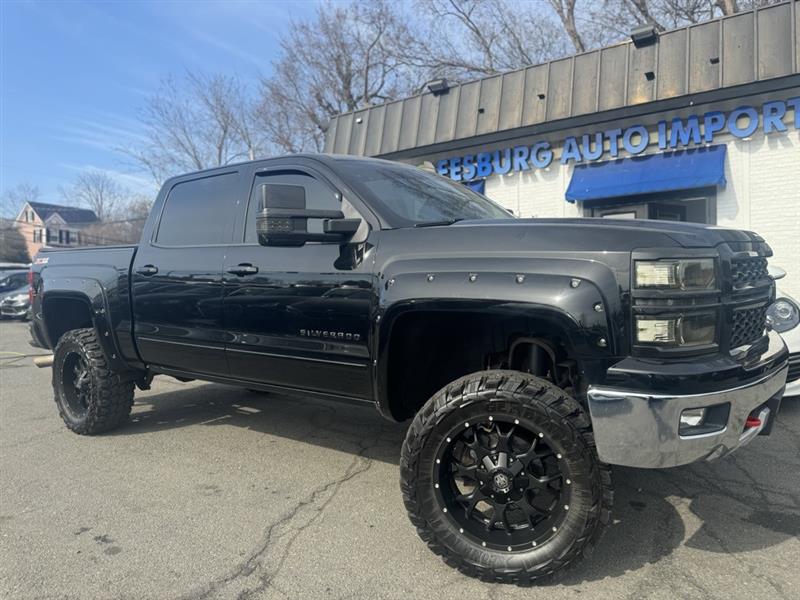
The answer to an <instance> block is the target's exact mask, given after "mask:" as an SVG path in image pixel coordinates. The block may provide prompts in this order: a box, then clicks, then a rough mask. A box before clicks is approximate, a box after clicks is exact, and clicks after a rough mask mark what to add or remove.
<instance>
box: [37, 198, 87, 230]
mask: <svg viewBox="0 0 800 600" xmlns="http://www.w3.org/2000/svg"><path fill="white" fill-rule="evenodd" d="M28 205H29V206H30V207H31V208H32V209H33V210H34V211H36V214H37V215H39V217H40V218H41V219H42V221H47V219H49V218H50V217H51V216H53V215H58V216H59V217H61V218H62V219H63V220H64V221H65V222H66V223H68V224H70V225H80V224H84V223H85V224H88V223H96V222H97V221H99V219H98V218H97V215H96V214H94V211H93V210H90V209H88V208H78V207H76V206H62V205H60V204H48V203H46V202H28Z"/></svg>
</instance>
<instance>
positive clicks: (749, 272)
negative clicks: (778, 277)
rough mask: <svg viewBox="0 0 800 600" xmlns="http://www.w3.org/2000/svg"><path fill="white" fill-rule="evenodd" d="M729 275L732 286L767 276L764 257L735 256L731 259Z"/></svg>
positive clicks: (738, 285) (740, 285)
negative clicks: (731, 278)
mask: <svg viewBox="0 0 800 600" xmlns="http://www.w3.org/2000/svg"><path fill="white" fill-rule="evenodd" d="M731 275H732V276H733V287H734V288H740V287H742V286H744V285H747V284H748V283H754V282H756V281H759V280H761V279H764V278H765V277H767V275H768V272H767V259H766V258H758V257H754V258H735V259H733V261H731Z"/></svg>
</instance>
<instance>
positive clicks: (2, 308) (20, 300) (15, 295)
mask: <svg viewBox="0 0 800 600" xmlns="http://www.w3.org/2000/svg"><path fill="white" fill-rule="evenodd" d="M28 288H29V284H28V271H22V270H16V271H3V272H0V317H2V318H4V319H9V318H10V319H25V318H27V316H28V310H30V307H31V302H30V296H29V294H28Z"/></svg>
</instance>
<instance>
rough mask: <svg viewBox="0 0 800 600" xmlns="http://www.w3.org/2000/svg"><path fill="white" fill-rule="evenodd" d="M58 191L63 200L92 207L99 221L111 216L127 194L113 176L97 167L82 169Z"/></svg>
mask: <svg viewBox="0 0 800 600" xmlns="http://www.w3.org/2000/svg"><path fill="white" fill-rule="evenodd" d="M60 191H61V195H62V196H63V198H64V200H65V201H67V202H69V203H70V204H73V205H79V206H86V207H88V208H90V209H92V210H93V211H94V214H95V215H97V218H98V219H99V220H100V221H106V220H108V219H110V218H112V217H113V216H114V215H115V214H116V211H117V210H118V209H119V208H120V207H121V206H122V204H123V202H124V201H125V198H126V195H127V194H128V192H127V190H126V189H125V188H124V187H122V186H121V185H120V184H119V183H118V182H117V181H116V180H115V179H114V178H113V177H111V176H110V175H109V174H108V173H106V172H105V171H99V170H97V169H89V170H86V171H82V172H81V173H79V174H78V175H77V177H76V178H75V181H73V183H72V184H71V185H70V186H69V187H66V188H63V187H62V188H60Z"/></svg>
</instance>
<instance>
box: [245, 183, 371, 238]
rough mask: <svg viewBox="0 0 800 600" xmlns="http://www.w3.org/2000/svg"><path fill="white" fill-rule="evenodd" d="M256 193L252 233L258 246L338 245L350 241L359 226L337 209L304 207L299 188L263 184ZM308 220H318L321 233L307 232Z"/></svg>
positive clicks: (300, 187) (304, 197)
mask: <svg viewBox="0 0 800 600" xmlns="http://www.w3.org/2000/svg"><path fill="white" fill-rule="evenodd" d="M259 192H260V199H259V200H260V201H259V206H260V210H259V213H258V216H257V217H256V233H257V234H258V243H259V244H261V245H262V246H303V245H304V244H305V243H306V242H323V243H336V244H340V243H344V242H346V241H347V240H348V239H350V238H351V237H352V236H353V235H354V234H355V233H356V231H357V230H358V228H359V226H360V225H361V219H345V218H344V214H343V213H342V212H341V211H339V210H314V209H308V208H306V196H305V188H304V187H302V186H298V185H278V184H265V185H262V186H261V188H260V190H259ZM309 219H322V221H323V223H322V233H311V232H309V231H308V220H309Z"/></svg>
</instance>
